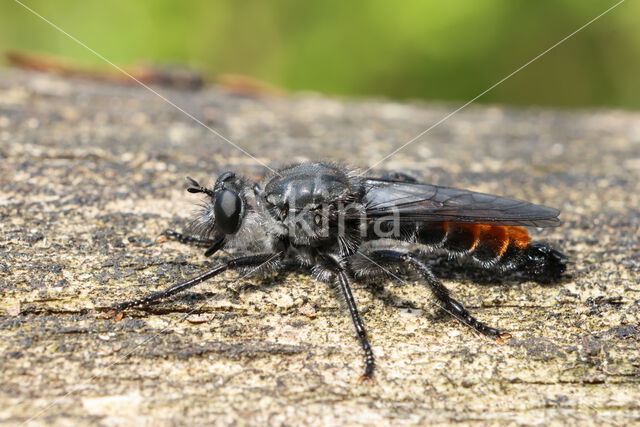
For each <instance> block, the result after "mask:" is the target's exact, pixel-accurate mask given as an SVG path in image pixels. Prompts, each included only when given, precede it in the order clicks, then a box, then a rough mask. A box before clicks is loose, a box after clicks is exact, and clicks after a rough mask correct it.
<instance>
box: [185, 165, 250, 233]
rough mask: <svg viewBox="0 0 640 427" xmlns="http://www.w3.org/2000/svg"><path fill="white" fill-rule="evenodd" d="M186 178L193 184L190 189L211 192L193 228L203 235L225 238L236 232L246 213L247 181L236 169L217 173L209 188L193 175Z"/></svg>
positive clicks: (191, 191)
mask: <svg viewBox="0 0 640 427" xmlns="http://www.w3.org/2000/svg"><path fill="white" fill-rule="evenodd" d="M187 179H188V180H189V184H190V185H189V187H188V188H187V191H188V192H189V193H204V194H206V195H207V196H208V199H207V200H206V201H205V202H204V204H203V205H202V211H201V212H200V214H199V215H198V217H197V218H196V219H195V220H194V222H193V224H192V226H191V228H192V230H193V231H194V232H196V233H198V234H199V235H201V236H203V237H212V236H217V237H219V238H222V237H224V236H227V235H232V234H235V233H236V232H237V231H238V230H239V229H240V227H241V226H242V222H243V220H244V218H245V216H246V213H247V203H246V199H245V197H244V188H245V183H244V181H243V180H242V179H241V178H239V177H237V176H236V174H235V173H233V172H225V173H223V174H222V175H220V176H219V177H218V179H217V180H216V183H215V185H214V187H213V189H209V188H206V187H203V186H201V185H200V184H198V182H197V181H195V180H194V179H192V178H187Z"/></svg>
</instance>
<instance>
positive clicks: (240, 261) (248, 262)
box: [111, 254, 278, 320]
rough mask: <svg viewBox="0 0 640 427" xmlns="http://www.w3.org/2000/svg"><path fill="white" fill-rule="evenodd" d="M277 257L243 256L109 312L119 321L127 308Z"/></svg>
mask: <svg viewBox="0 0 640 427" xmlns="http://www.w3.org/2000/svg"><path fill="white" fill-rule="evenodd" d="M277 256H278V254H260V255H250V256H243V257H239V258H235V259H232V260H230V261H227V262H225V263H224V264H221V265H218V266H216V267H214V268H212V269H211V270H209V271H206V272H205V273H203V274H201V275H199V276H196V277H194V278H192V279H189V280H187V281H185V282H182V283H178V284H175V285H173V286H170V287H168V288H167V289H165V290H163V291H159V292H154V293H152V294H149V295H147V296H145V297H142V298H139V299H135V300H132V301H126V302H122V303H120V304H118V305H116V306H115V307H114V308H113V310H112V311H111V314H112V315H113V316H115V318H116V320H120V319H121V318H122V312H123V311H124V310H126V309H128V308H131V307H137V306H141V305H149V304H154V303H156V302H158V301H160V300H162V299H165V298H168V297H170V296H172V295H175V294H177V293H179V292H182V291H185V290H187V289H189V288H192V287H194V286H195V285H197V284H199V283H202V282H204V281H205V280H208V279H210V278H212V277H214V276H217V275H218V274H220V273H222V272H224V271H227V270H234V269H238V268H243V267H256V268H258V267H260V266H262V265H263V264H266V263H267V262H269V261H271V260H272V259H274V258H276V257H277Z"/></svg>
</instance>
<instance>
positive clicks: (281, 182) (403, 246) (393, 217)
mask: <svg viewBox="0 0 640 427" xmlns="http://www.w3.org/2000/svg"><path fill="white" fill-rule="evenodd" d="M188 179H189V184H190V185H189V187H188V188H187V191H189V192H190V193H202V194H203V195H204V198H203V201H202V205H201V210H200V212H199V213H198V214H197V215H196V217H195V218H194V220H193V221H192V223H191V225H190V226H189V229H188V230H189V231H188V233H187V234H182V233H178V232H175V231H173V230H167V231H165V233H164V236H165V237H166V238H172V239H175V240H179V241H181V242H183V243H187V244H194V245H197V246H202V247H204V248H206V249H205V253H204V254H205V256H211V255H213V254H214V253H216V252H217V251H218V250H220V249H222V248H229V247H235V248H236V249H238V250H239V251H242V252H246V254H245V255H244V256H241V257H238V258H235V259H232V260H229V261H226V262H224V263H221V264H220V265H219V266H217V267H215V268H213V269H211V270H208V271H206V272H204V273H203V274H201V275H199V276H197V277H194V278H193V279H190V280H188V281H186V282H183V283H178V284H176V285H173V286H170V287H169V288H167V289H166V290H164V291H160V292H156V293H154V294H151V295H148V296H146V297H143V298H140V299H137V300H134V301H128V302H124V303H121V304H118V305H117V306H116V307H115V309H114V313H116V316H118V317H119V318H120V317H121V316H122V311H123V310H125V309H127V308H130V307H135V306H141V305H146V304H151V303H155V302H157V301H159V300H161V299H163V298H166V297H169V296H171V295H174V294H176V293H178V292H181V291H183V290H185V289H188V288H190V287H192V286H195V285H197V284H199V283H201V282H203V281H205V280H207V279H209V278H211V277H214V276H216V275H218V274H220V273H222V272H223V271H226V270H230V269H233V270H240V271H253V270H255V271H256V272H257V273H264V272H266V271H289V270H291V269H292V268H300V269H306V270H307V271H309V272H310V273H311V274H313V275H314V276H315V277H316V279H318V280H321V281H328V282H331V283H334V284H335V285H337V287H338V288H339V289H340V291H341V294H342V296H343V297H344V299H345V301H346V305H347V307H348V309H349V312H350V315H351V318H352V320H353V322H354V325H355V327H356V333H357V335H358V339H359V341H360V344H361V346H362V348H363V351H364V356H365V370H364V374H363V375H362V377H361V379H362V380H367V381H373V378H374V368H375V359H374V355H373V352H372V350H371V346H370V345H369V341H368V338H367V334H366V332H365V328H364V324H363V322H362V320H361V318H360V314H359V312H358V309H357V306H356V301H355V299H354V297H353V295H352V293H351V289H350V282H351V280H353V278H356V279H363V280H364V279H366V280H372V279H383V278H384V279H388V278H394V277H395V278H397V276H396V273H401V272H403V271H407V270H411V271H412V272H414V273H417V274H418V275H419V276H420V277H421V278H422V279H423V280H424V282H425V284H426V285H427V287H428V289H429V290H430V291H431V293H432V294H433V296H434V297H435V298H436V300H437V302H438V304H439V305H440V306H441V308H442V309H443V310H445V311H446V312H447V313H449V314H451V315H452V316H454V317H456V318H457V319H458V320H459V321H461V322H462V323H463V324H466V325H468V326H469V327H471V328H473V329H475V330H476V331H478V332H480V333H482V334H484V335H487V336H490V337H493V338H494V339H495V340H496V341H498V342H503V341H504V339H506V338H509V337H510V335H509V334H507V333H504V332H501V331H499V330H498V329H495V328H492V327H490V326H487V325H485V324H484V323H482V322H480V321H478V320H476V319H475V318H474V317H473V316H472V315H471V313H469V311H467V309H465V308H464V306H463V305H462V304H461V303H460V302H458V301H456V300H455V299H454V298H453V297H451V295H450V293H449V291H448V289H447V288H446V287H444V285H443V284H442V283H441V282H440V281H439V280H438V278H437V277H436V276H435V275H434V274H433V272H432V271H431V269H430V267H429V265H428V262H427V261H426V259H427V258H428V257H429V256H432V253H434V252H440V253H445V254H448V255H449V256H450V257H464V258H467V259H469V260H470V261H471V262H473V263H475V264H477V265H478V266H481V267H484V268H488V269H494V270H496V271H498V272H505V271H510V270H516V271H521V272H523V273H524V274H527V275H529V276H530V277H531V278H532V279H534V280H537V281H540V282H548V281H553V280H556V279H558V278H559V277H560V276H561V274H562V273H563V272H564V271H565V262H564V256H563V255H562V254H561V253H560V252H558V251H556V250H555V249H553V248H551V247H550V246H548V245H546V244H542V243H538V242H533V241H532V240H531V237H530V235H529V233H528V231H527V229H526V228H525V227H527V226H533V227H550V226H557V225H559V224H560V221H559V220H558V215H559V211H558V210H556V209H552V208H548V207H545V206H540V205H535V204H532V203H528V202H524V201H520V200H515V199H511V198H508V197H501V196H495V195H491V194H484V193H478V192H473V191H468V190H462V189H456V188H449V187H440V186H435V185H430V184H423V183H419V182H417V181H416V180H415V179H413V178H411V177H409V176H406V175H404V174H400V173H396V174H393V175H390V176H388V177H385V178H367V177H362V176H359V175H358V174H357V173H356V172H355V171H353V170H350V169H347V168H344V167H341V166H338V165H335V164H330V163H320V162H317V163H301V164H297V165H293V166H290V167H287V168H283V169H281V170H280V171H278V173H276V174H274V175H273V176H271V177H268V178H267V179H265V181H264V182H263V183H256V182H251V181H249V180H247V179H245V178H242V177H240V176H238V175H236V174H235V173H233V172H225V173H223V174H222V175H220V176H219V177H218V179H217V180H216V182H215V185H214V186H213V188H206V187H203V186H201V185H200V184H198V182H197V181H195V180H193V179H191V178H188Z"/></svg>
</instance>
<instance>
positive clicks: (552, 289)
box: [0, 71, 640, 425]
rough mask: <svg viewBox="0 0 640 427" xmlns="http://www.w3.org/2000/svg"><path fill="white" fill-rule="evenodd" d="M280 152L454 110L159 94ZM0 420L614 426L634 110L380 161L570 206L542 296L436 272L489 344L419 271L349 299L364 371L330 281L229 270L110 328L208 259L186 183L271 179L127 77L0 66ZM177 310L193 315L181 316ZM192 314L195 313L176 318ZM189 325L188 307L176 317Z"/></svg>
mask: <svg viewBox="0 0 640 427" xmlns="http://www.w3.org/2000/svg"><path fill="white" fill-rule="evenodd" d="M162 93H163V94H165V96H167V97H168V98H170V99H171V100H173V101H174V102H176V103H177V104H178V105H180V106H182V107H183V108H185V109H186V110H187V111H189V112H191V113H193V114H194V115H195V116H197V117H199V118H200V119H201V120H202V121H203V122H204V123H206V124H207V125H209V126H211V127H212V128H214V129H216V130H218V131H220V132H221V133H222V134H224V135H226V136H227V137H228V138H229V139H231V140H232V141H234V142H235V143H237V144H239V145H240V146H242V147H243V148H244V149H246V150H248V151H249V152H251V153H252V154H254V155H255V156H256V157H258V158H259V159H260V160H262V161H263V162H265V163H268V164H269V165H272V166H277V165H279V164H283V163H289V162H292V161H298V160H307V159H337V160H347V161H349V162H350V163H352V164H355V165H357V166H363V167H366V166H368V165H369V164H373V163H374V162H375V161H377V160H379V159H380V158H381V157H382V156H384V155H386V154H387V153H389V152H390V151H391V150H392V149H393V148H395V147H398V146H399V145H400V144H402V143H404V142H406V141H408V140H410V139H411V138H413V137H414V136H415V135H417V134H418V133H420V132H421V131H423V130H424V129H426V128H427V127H428V126H430V125H431V124H433V123H434V122H436V121H437V120H439V119H440V118H442V117H443V116H444V115H446V114H447V113H448V112H449V111H451V110H452V109H453V108H455V106H443V105H405V104H397V103H389V102H382V101H366V100H363V101H340V100H335V99H327V98H323V97H319V96H313V95H301V96H293V97H284V98H250V97H238V96H233V95H230V94H227V93H225V92H224V91H221V90H217V89H210V90H206V91H204V92H199V93H195V92H177V91H170V90H162ZM0 166H1V174H0V217H1V223H0V230H1V234H0V328H1V330H2V340H0V363H1V364H2V366H1V371H0V420H2V422H4V423H6V424H10V425H12V424H18V423H22V422H25V421H28V424H29V425H42V424H54V425H68V424H70V423H73V424H76V425H83V424H96V423H97V424H101V425H118V424H128V423H136V424H137V423H149V424H153V425H171V424H177V423H194V424H205V423H212V422H213V423H216V424H220V425H223V424H231V423H236V424H238V425H245V424H269V425H285V424H286V425H304V424H314V425H318V424H320V423H322V424H326V425H345V424H352V425H361V424H366V425H391V424H393V425H404V424H407V425H410V424H425V423H431V422H440V423H456V422H461V423H463V424H475V423H487V424H494V423H495V424H498V423H508V424H528V425H543V424H544V425H546V424H550V423H556V424H560V423H567V424H574V425H584V424H587V425H588V424H600V423H608V424H627V423H632V422H638V420H640V403H639V402H640V349H639V341H640V330H639V327H638V321H639V313H640V282H639V275H640V252H639V240H640V239H639V237H638V230H639V227H640V184H639V178H640V115H639V114H638V113H630V112H623V111H586V112H560V111H550V110H543V109H521V110H516V109H509V108H502V107H473V106H472V107H469V108H468V109H466V110H464V111H462V112H460V113H458V114H456V115H455V116H453V117H451V118H450V119H449V120H447V121H446V122H444V123H443V124H441V125H440V126H438V127H437V128H435V129H433V130H432V131H431V132H429V133H427V134H426V135H424V136H423V137H422V138H420V139H419V140H418V141H416V142H415V143H413V144H412V145H410V146H409V147H407V148H406V149H404V150H402V151H400V152H399V153H398V154H396V155H395V156H393V157H392V158H391V159H389V161H388V162H386V163H384V165H382V166H383V167H384V168H385V169H398V168H399V169H403V170H410V171H414V172H415V173H417V174H419V175H420V176H422V177H424V179H425V180H426V181H428V182H434V183H439V184H445V185H456V186H462V187H468V188H472V189H476V190H480V191H488V192H495V193H499V194H505V195H510V196H514V197H518V198H523V199H527V200H531V201H535V202H539V203H544V204H548V205H550V206H556V207H559V208H561V209H562V211H563V214H562V218H563V219H564V221H565V223H564V225H563V226H561V227H559V228H557V229H551V230H544V231H541V232H539V231H534V233H535V234H536V236H537V237H538V238H541V239H544V240H548V241H550V242H551V243H552V244H553V245H555V246H557V247H559V248H562V249H563V250H564V251H565V252H566V253H567V254H568V255H569V256H570V258H571V261H572V264H571V268H570V277H568V278H567V279H566V280H565V281H564V282H563V283H559V284H556V285H551V286H541V285H537V284H535V283H532V282H527V281H518V280H517V279H516V278H513V277H512V278H508V277H503V278H501V277H495V276H487V275H483V274H481V273H479V272H477V271H470V270H469V269H466V268H463V267H460V266H457V265H454V266H452V267H450V268H447V267H443V268H442V272H443V274H444V275H445V282H446V284H447V285H448V286H449V287H450V288H451V289H452V290H453V292H454V294H455V295H456V296H458V297H459V299H460V300H462V301H464V302H465V303H466V304H467V306H468V307H469V308H470V309H471V310H472V312H473V313H475V314H476V315H477V317H478V318H480V319H481V320H484V321H486V322H488V323H489V324H491V325H496V326H499V327H501V328H503V329H505V330H508V331H510V332H512V333H513V336H514V338H513V339H511V340H510V341H508V342H507V343H506V344H505V345H498V344H496V343H494V342H492V341H490V340H488V339H486V338H483V337H480V336H477V335H475V334H474V333H472V332H471V331H469V330H468V329H467V328H465V327H463V326H461V325H460V324H458V323H456V322H455V321H453V320H451V319H450V318H447V317H445V316H442V315H441V314H439V312H438V310H436V309H435V308H434V306H433V305H432V302H431V301H430V299H429V298H428V292H426V290H425V288H424V287H423V286H421V285H420V284H419V283H413V282H412V284H411V285H408V286H404V285H401V284H398V283H391V282H390V283H387V287H386V288H387V290H388V291H389V293H388V294H381V295H378V296H376V295H375V294H373V293H372V292H370V291H369V290H368V289H366V288H364V287H363V286H356V289H355V294H356V297H357V299H358V301H359V304H360V306H361V308H362V310H363V312H364V315H363V316H364V320H365V322H366V324H367V326H368V329H369V333H370V338H371V340H372V343H373V346H374V351H375V354H376V355H377V357H378V362H379V365H378V375H377V378H378V385H377V386H373V387H371V386H366V385H357V384H356V379H357V377H358V375H359V374H360V372H361V369H362V358H361V352H360V348H359V345H358V344H357V342H356V339H355V337H354V332H353V327H352V325H351V320H350V319H349V317H348V315H347V314H346V313H344V311H342V309H341V308H340V304H339V303H338V302H337V301H336V299H335V297H334V294H333V291H332V290H331V289H330V288H329V287H328V286H327V285H324V284H319V283H315V282H313V281H312V280H310V279H309V278H308V277H307V276H305V275H303V274H300V275H292V276H289V277H287V278H283V279H282V280H280V279H278V280H276V279H272V280H270V281H266V282H259V281H255V280H247V279H244V280H236V279H235V278H236V276H235V275H234V274H232V273H229V274H228V275H226V276H225V277H224V278H223V279H221V280H215V281H211V282H209V283H206V284H203V285H201V286H199V287H198V288H196V289H195V290H193V291H191V292H187V293H186V294H184V295H181V296H180V297H176V298H174V299H172V300H170V301H167V302H165V303H163V304H161V305H158V306H155V307H153V308H149V309H146V310H130V311H129V312H127V316H126V317H125V319H124V320H123V321H122V322H120V323H114V322H113V321H111V320H107V319H104V318H103V316H104V314H105V311H106V310H107V309H108V308H109V307H110V306H111V305H113V304H114V303H116V302H120V301H122V300H127V299H131V298H134V297H137V296H140V295H142V294H144V293H147V292H149V291H152V290H157V289H160V288H162V287H164V286H166V285H168V284H172V283H174V282H176V281H177V280H180V279H183V278H186V277H189V276H192V275H194V274H196V273H197V272H200V271H202V270H203V268H205V267H206V266H207V265H211V264H213V263H215V262H216V261H215V259H212V260H206V259H204V258H203V257H202V253H201V251H200V250H198V249H196V248H190V247H185V246H182V245H180V244H178V243H174V242H166V243H163V244H154V239H155V237H156V236H158V234H159V233H160V232H161V231H162V230H164V229H165V228H167V227H175V228H181V226H182V225H183V224H185V222H186V221H187V218H188V216H189V214H190V212H191V211H192V209H193V206H194V202H196V201H197V200H198V198H197V197H195V196H193V195H189V194H188V193H186V192H185V191H184V178H185V176H186V175H189V176H192V177H194V178H197V179H200V180H202V181H204V182H210V180H212V179H214V178H215V176H216V175H217V174H218V173H220V172H221V171H224V170H234V171H238V172H242V173H245V174H248V175H249V176H252V177H253V176H259V175H262V174H264V172H265V169H264V168H262V167H261V166H260V165H258V164H256V163H255V162H254V161H253V160H251V159H250V158H248V157H247V156H245V155H244V154H242V153H241V152H239V151H238V150H236V149H235V148H233V147H231V146H230V145H229V144H227V143H226V142H224V141H222V140H221V139H220V138H219V137H216V136H215V135H213V134H212V133H210V132H209V131H207V130H206V129H204V128H203V127H201V126H200V125H198V124H197V123H195V122H194V121H192V120H191V119H189V118H188V117H186V116H185V115H184V114H182V113H181V112H179V111H177V110H176V109H174V108H172V107H171V106H169V105H167V104H166V103H165V102H164V101H162V100H161V99H160V98H158V97H157V96H155V95H153V94H152V93H150V92H149V91H147V90H145V89H144V88H141V87H122V86H113V85H108V84H101V83H91V82H82V81H73V80H64V79H60V78H56V77H51V76H46V75H41V74H27V73H18V72H14V71H3V72H2V73H0ZM192 310H195V311H194V312H192ZM187 313H190V314H188V315H187ZM185 316H186V318H185Z"/></svg>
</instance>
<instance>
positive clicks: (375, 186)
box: [364, 178, 560, 227]
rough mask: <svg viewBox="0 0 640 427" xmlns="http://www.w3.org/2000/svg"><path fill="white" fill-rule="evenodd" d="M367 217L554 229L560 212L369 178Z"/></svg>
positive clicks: (448, 189) (452, 190)
mask: <svg viewBox="0 0 640 427" xmlns="http://www.w3.org/2000/svg"><path fill="white" fill-rule="evenodd" d="M364 185H365V189H366V191H365V197H364V200H365V209H366V214H367V217H369V218H379V217H383V216H393V215H398V216H399V217H400V220H402V221H451V222H467V223H479V224H501V225H523V226H532V227H554V226H557V225H560V220H559V219H558V215H559V214H560V211H559V210H557V209H553V208H549V207H547V206H541V205H536V204H533V203H529V202H525V201H522V200H516V199H512V198H509V197H502V196H496V195H493V194H486V193H478V192H475V191H469V190H462V189H458V188H451V187H440V186H437V185H430V184H418V183H409V182H401V181H386V180H382V179H373V178H367V179H365V180H364Z"/></svg>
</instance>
